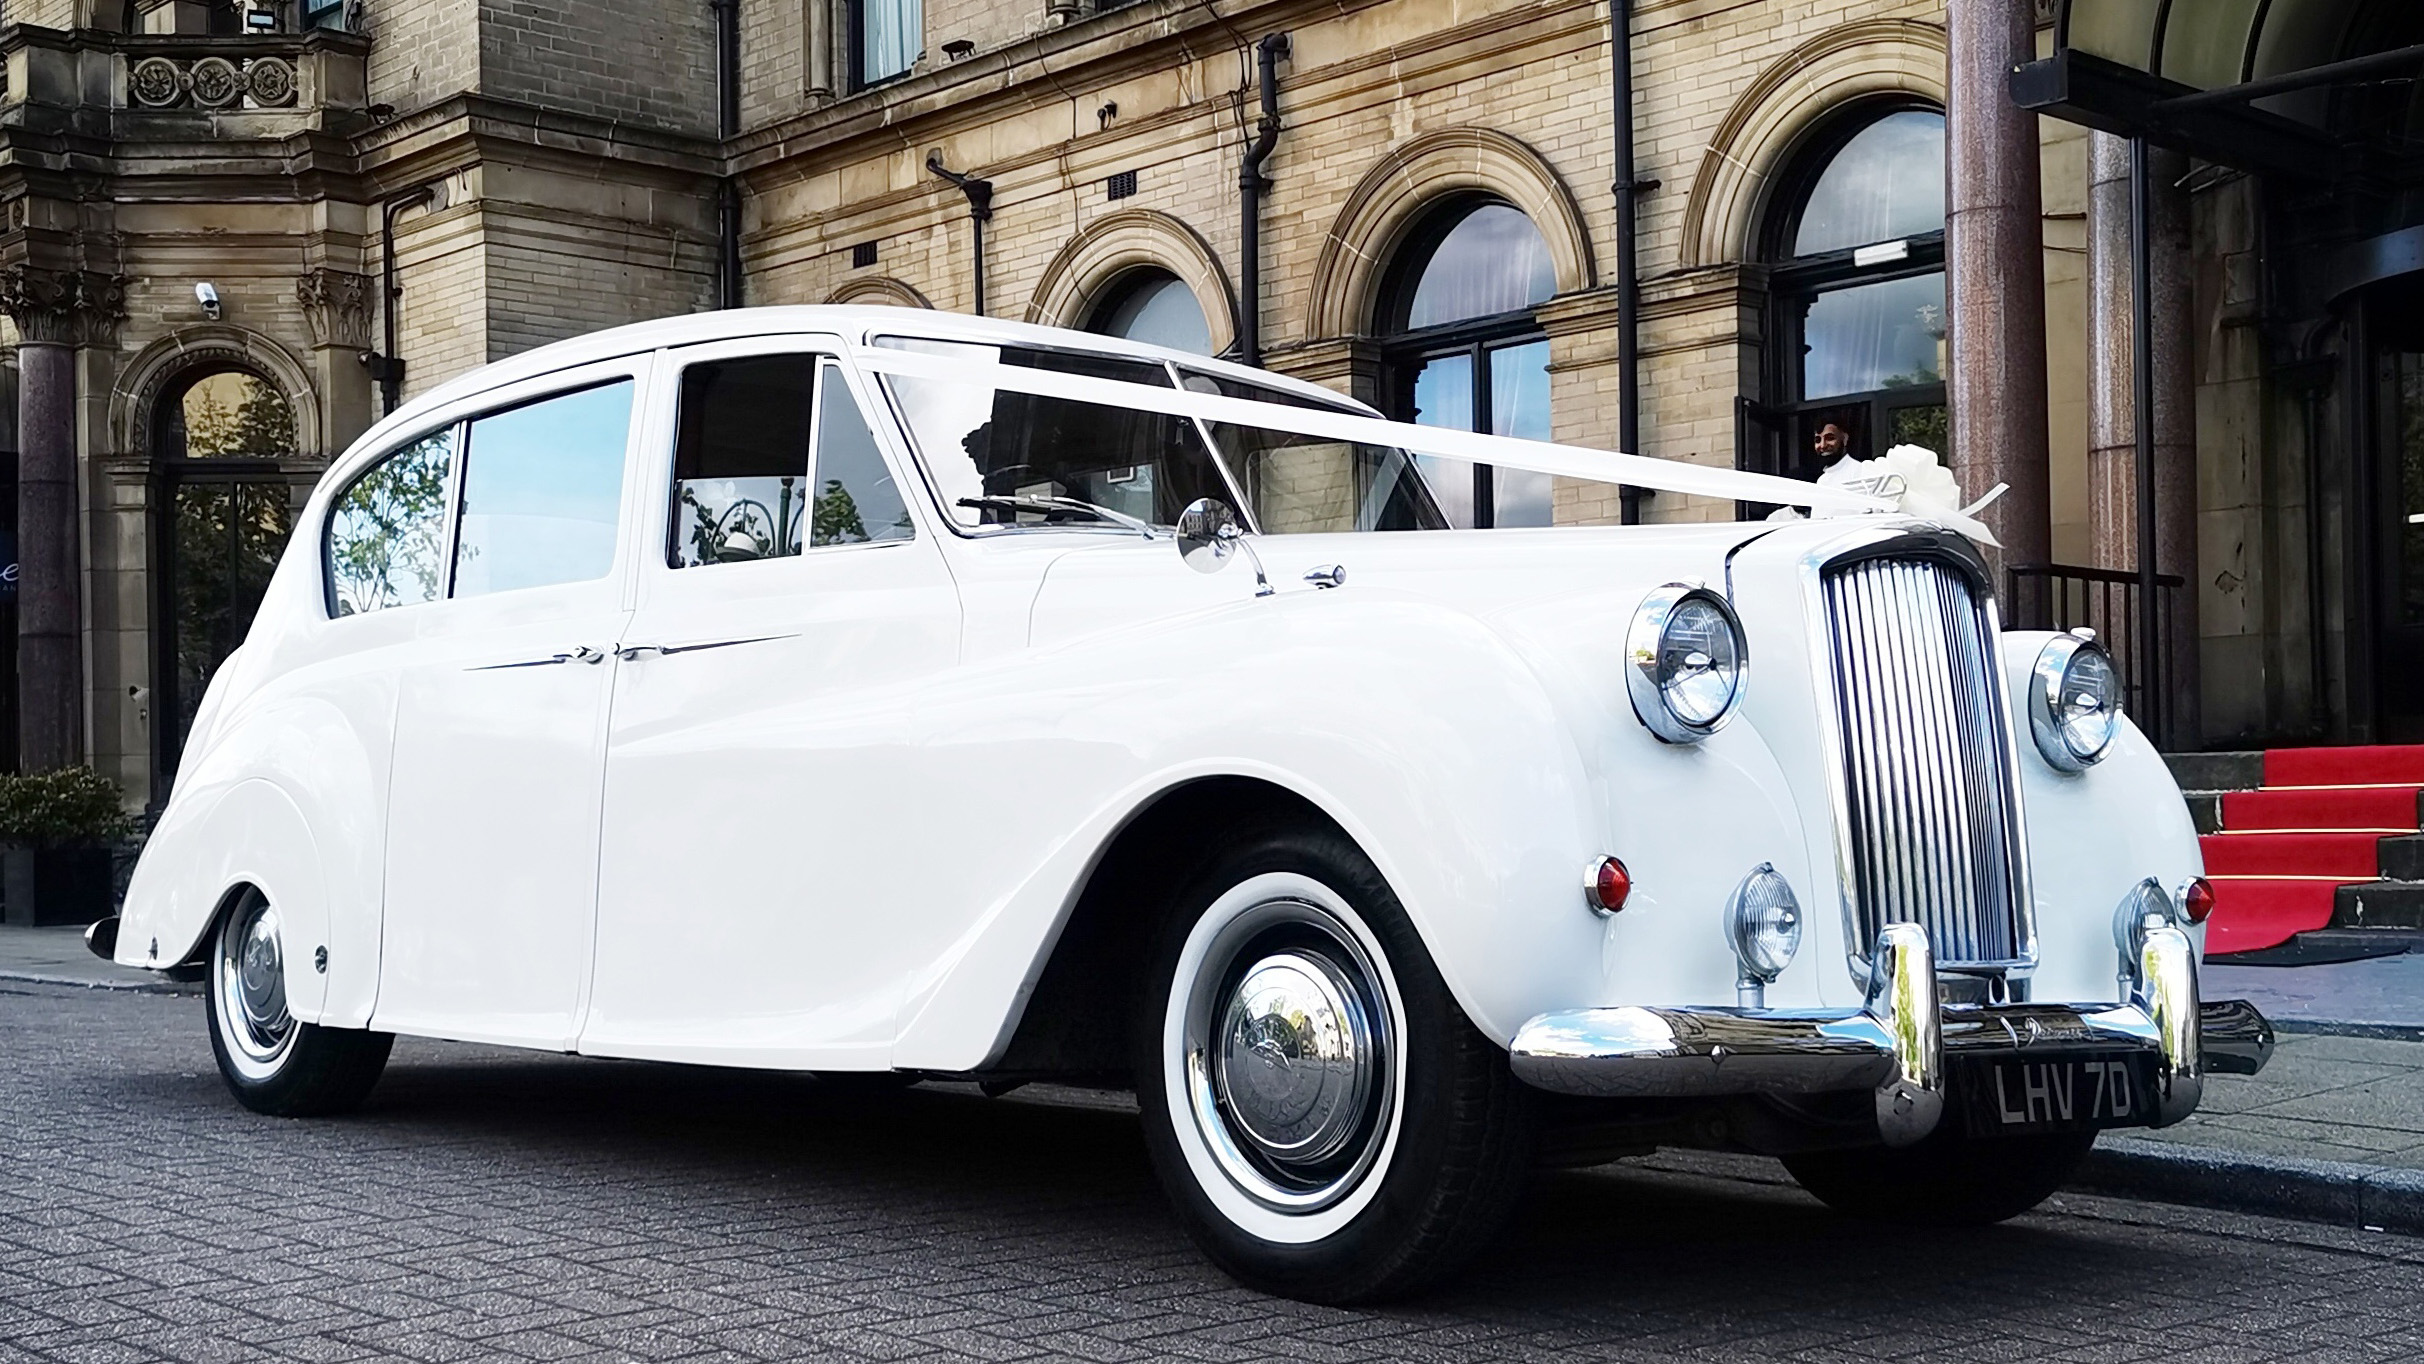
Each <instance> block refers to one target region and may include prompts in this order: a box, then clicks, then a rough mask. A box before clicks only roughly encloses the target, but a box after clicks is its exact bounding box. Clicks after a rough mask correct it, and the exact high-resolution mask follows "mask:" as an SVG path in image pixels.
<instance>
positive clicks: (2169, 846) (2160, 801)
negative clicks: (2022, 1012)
mask: <svg viewBox="0 0 2424 1364" xmlns="http://www.w3.org/2000/svg"><path fill="white" fill-rule="evenodd" d="M2052 638H2053V635H2052V634H2051V633H2049V632H2047V631H2043V630H2015V631H2011V632H2009V633H2007V634H2005V635H2004V637H2003V670H2004V678H2005V680H2006V683H2007V690H2008V691H2009V693H2010V696H2011V707H2012V711H2011V714H2012V732H2013V733H2014V734H2015V735H2016V736H2018V744H2017V746H2018V748H2019V750H2020V800H2021V809H2022V811H2023V813H2024V816H2025V818H2026V820H2027V826H2028V860H2029V878H2030V893H2031V899H2032V900H2033V901H2034V903H2035V906H2036V916H2037V970H2036V974H2035V975H2034V977H2033V978H2032V979H2031V981H2030V985H2029V990H2030V994H2031V996H2032V997H2033V998H2037V999H2049V1000H2078V1001H2092V1000H2107V999H2118V998H2119V997H2120V991H2121V986H2120V972H2121V954H2120V950H2119V948H2118V947H2116V946H2115V944H2114V942H2113V911H2114V910H2115V909H2117V908H2118V907H2119V906H2120V904H2121V900H2122V897H2123V896H2125V895H2127V894H2129V893H2130V891H2131V889H2132V888H2134V887H2135V886H2136V885H2137V884H2138V883H2139V882H2141V881H2143V880H2145V879H2146V878H2148V877H2150V876H2151V877H2153V878H2155V879H2156V880H2157V881H2159V882H2161V883H2162V885H2163V888H2164V890H2166V891H2168V892H2170V893H2171V894H2173V895H2175V896H2176V895H2178V894H2179V893H2180V891H2181V889H2182V888H2183V887H2184V886H2186V885H2187V884H2188V882H2189V880H2190V879H2191V878H2192V877H2197V876H2201V875H2203V874H2204V872H2205V859H2204V856H2203V854H2202V853H2201V852H2200V851H2199V850H2198V845H2197V828H2196V821H2195V820H2194V819H2193V818H2192V817H2191V816H2190V815H2189V812H2188V803H2187V801H2186V800H2185V799H2184V798H2182V796H2181V795H2180V785H2179V782H2178V781H2177V780H2175V779H2174V778H2173V777H2172V774H2171V769H2170V768H2169V767H2166V766H2165V765H2164V762H2163V755H2162V754H2161V753H2159V752H2157V751H2156V749H2155V746H2154V745H2153V744H2152V743H2150V742H2149V741H2148V740H2147V738H2146V736H2145V735H2144V734H2143V733H2140V732H2139V730H2138V727H2137V726H2136V725H2135V724H2132V723H2130V721H2129V720H2128V719H2126V718H2124V719H2123V720H2122V721H2121V725H2120V729H2119V731H2118V732H2117V733H2115V734H2114V736H2113V741H2112V745H2111V747H2109V748H2108V749H2107V750H2106V751H2105V755H2104V757H2103V759H2102V760H2101V761H2099V762H2096V763H2094V764H2092V765H2090V766H2089V767H2087V768H2086V769H2085V770H2084V771H2080V772H2062V771H2058V770H2056V769H2055V767H2054V766H2053V764H2051V763H2049V762H2047V761H2046V760H2045V758H2044V757H2043V755H2041V754H2039V753H2038V752H2037V746H2036V743H2035V742H2034V741H2033V740H2032V739H2031V738H2030V737H2029V718H2028V708H2029V701H2028V690H2029V685H2030V681H2029V674H2030V670H2031V669H2032V668H2033V667H2035V665H2036V661H2037V654H2038V653H2039V651H2041V650H2042V649H2043V648H2044V647H2045V643H2046V641H2047V640H2050V639H2052ZM2189 937H2190V939H2191V940H2192V941H2194V942H2195V943H2196V944H2197V948H2198V952H2199V954H2200V955H2202V954H2203V951H2204V942H2205V929H2204V927H2203V926H2202V925H2199V926H2197V927H2194V928H2191V929H2190V930H2189Z"/></svg>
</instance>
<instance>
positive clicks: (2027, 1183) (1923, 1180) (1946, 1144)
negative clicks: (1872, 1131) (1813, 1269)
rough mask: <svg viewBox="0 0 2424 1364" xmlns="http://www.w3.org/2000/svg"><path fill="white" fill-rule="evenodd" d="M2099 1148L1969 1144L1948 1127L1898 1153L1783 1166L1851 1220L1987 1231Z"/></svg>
mask: <svg viewBox="0 0 2424 1364" xmlns="http://www.w3.org/2000/svg"><path fill="white" fill-rule="evenodd" d="M2095 1142H2096V1134H2095V1133H2093V1132H2054V1133H2046V1134H2042V1135H2037V1136H2024V1137H1992V1138H1983V1139H1981V1138H1972V1137H1968V1136H1965V1135H1963V1134H1962V1133H1960V1132H1959V1131H1957V1130H1956V1129H1955V1128H1954V1126H1953V1124H1952V1123H1950V1122H1947V1123H1946V1124H1945V1125H1944V1126H1942V1127H1939V1128H1937V1129H1936V1131H1935V1132H1934V1133H1933V1134H1931V1135H1930V1136H1929V1137H1928V1138H1927V1139H1926V1140H1925V1141H1922V1142H1919V1143H1918V1144H1917V1145H1914V1146H1908V1147H1904V1148H1902V1149H1900V1150H1895V1149H1892V1148H1889V1147H1884V1146H1861V1147H1854V1148H1852V1149H1850V1150H1844V1151H1810V1152H1805V1153H1803V1154H1801V1155H1793V1156H1786V1157H1785V1158H1784V1168H1785V1169H1787V1170H1789V1171H1791V1172H1792V1176H1793V1178H1794V1179H1795V1180H1796V1181H1798V1182H1799V1183H1800V1185H1801V1187H1802V1188H1804V1189H1807V1190H1809V1191H1810V1193H1812V1194H1813V1195H1815V1196H1816V1197H1817V1198H1818V1200H1819V1201H1820V1202H1822V1203H1824V1204H1826V1205H1827V1206H1828V1207H1830V1208H1833V1209H1835V1210H1836V1211H1837V1212H1841V1213H1848V1214H1850V1215H1851V1216H1854V1217H1866V1218H1872V1219H1875V1220H1877V1221H1881V1222H1905V1223H1916V1224H1924V1225H1931V1226H1983V1225H1985V1224H1987V1223H1990V1222H2001V1221H2004V1220H2006V1219H2008V1218H2013V1217H2018V1216H2019V1215H2020V1214H2022V1213H2024V1212H2027V1211H2028V1210H2029V1209H2031V1208H2033V1207H2035V1206H2037V1205H2038V1204H2039V1203H2042V1202H2044V1201H2045V1200H2046V1199H2047V1198H2049V1197H2051V1196H2052V1194H2053V1192H2054V1190H2056V1189H2059V1188H2061V1187H2062V1184H2063V1181H2065V1180H2067V1179H2069V1178H2070V1175H2071V1171H2073V1170H2075V1169H2077V1168H2078V1166H2079V1161H2080V1160H2081V1159H2082V1158H2083V1157H2085V1156H2086V1155H2087V1150H2088V1148H2089V1147H2090V1146H2093V1145H2095Z"/></svg>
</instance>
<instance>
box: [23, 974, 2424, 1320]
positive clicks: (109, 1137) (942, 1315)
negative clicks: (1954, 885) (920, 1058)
mask: <svg viewBox="0 0 2424 1364" xmlns="http://www.w3.org/2000/svg"><path fill="white" fill-rule="evenodd" d="M1664 1164H1665V1166H1666V1167H1667V1168H1663V1169H1657V1168H1643V1167H1641V1166H1638V1165H1636V1166H1617V1167H1610V1168H1608V1169H1605V1170H1598V1171H1591V1172H1583V1173H1569V1174H1560V1175H1555V1176H1549V1177H1545V1178H1544V1179H1543V1180H1542V1181H1541V1183H1540V1186H1539V1188H1538V1191H1537V1192H1536V1193H1535V1195H1534V1196H1533V1198H1532V1199H1531V1201H1530V1202H1529V1203H1528V1205H1527V1207H1526V1210H1525V1212H1524V1214H1523V1216H1522V1217H1521V1218H1520V1220H1519V1221H1518V1223H1517V1225H1516V1227H1515V1228H1514V1230H1513V1232H1512V1233H1511V1234H1510V1236H1509V1237H1508V1239H1507V1241H1506V1243H1505V1244H1504V1245H1503V1246H1502V1247H1501V1248H1500V1249H1499V1250H1498V1252H1497V1253H1496V1254H1495V1255H1494V1256H1493V1257H1492V1258H1491V1259H1490V1261H1489V1262H1488V1263H1485V1264H1484V1265H1482V1266H1480V1267H1478V1268H1477V1269H1476V1270H1475V1271H1474V1272H1472V1273H1470V1274H1469V1275H1467V1276H1466V1277H1464V1278H1463V1279H1461V1280H1459V1281H1458V1282H1456V1283H1455V1284H1453V1285H1451V1286H1450V1287H1448V1288H1447V1289H1446V1290H1444V1291H1441V1292H1438V1293H1435V1294H1433V1295H1431V1296H1429V1297H1428V1298H1425V1299H1423V1300H1421V1301H1418V1302H1413V1303H1407V1304H1401V1305H1398V1306H1394V1307H1390V1308H1387V1309H1383V1310H1376V1311H1342V1310H1335V1309H1329V1308H1317V1307H1308V1306H1304V1305H1301V1304H1297V1303H1291V1302H1285V1301H1280V1300H1276V1299H1272V1298H1267V1297H1263V1296H1261V1295H1259V1294H1256V1293H1252V1292H1249V1291H1246V1290H1244V1289H1241V1288H1239V1287H1237V1286H1236V1285H1235V1284H1233V1283H1230V1282H1229V1281H1227V1280H1226V1279H1224V1278H1222V1277H1221V1276H1220V1274H1218V1273H1217V1272H1216V1271H1214V1270H1212V1269H1210V1268H1209V1267H1208V1266H1206V1265H1205V1264H1204V1263H1203V1262H1202V1261H1201V1260H1199V1259H1198V1258H1197V1257H1196V1256H1195V1254H1194V1252H1193V1251H1192V1250H1191V1249H1190V1248H1189V1246H1188V1245H1187V1243H1186V1240H1185V1238H1184V1237H1183V1236H1182V1235H1181V1234H1180V1232H1179V1231H1178V1229H1177V1228H1176V1226H1175V1225H1174V1224H1173V1223H1172V1222H1171V1220H1170V1218H1169V1216H1168V1215H1167V1214H1166V1213H1165V1212H1164V1210H1163V1207H1162V1205H1161V1201H1160V1197H1159V1195H1158V1194H1157V1193H1156V1191H1155V1190H1154V1188H1153V1184H1152V1180H1151V1177H1150V1175H1149V1173H1148V1171H1147V1169H1146V1166H1145V1161H1144V1157H1143V1152H1142V1150H1141V1147H1140V1144H1139V1141H1138V1137H1137V1132H1136V1122H1135V1119H1134V1118H1133V1117H1132V1116H1129V1115H1127V1114H1123V1113H1120V1112H1116V1111H1106V1110H1103V1109H1094V1110H1089V1109H1086V1108H1081V1107H1070V1106H1065V1105H1064V1106H1050V1105H1045V1104H1039V1103H1021V1102H1017V1101H1015V1100H993V1101H988V1100H984V1099H980V1098H976V1097H973V1096H972V1095H968V1094H965V1093H949V1092H942V1093H938V1092H932V1087H928V1088H924V1089H920V1090H916V1091H911V1092H908V1093H903V1094H895V1095H885V1096H874V1097H868V1096H858V1095H841V1094H836V1093H834V1092H832V1091H830V1090H826V1089H823V1088H820V1087H819V1086H818V1085H817V1084H816V1082H815V1081H813V1080H808V1079H804V1078H794V1077H787V1076H773V1075H752V1074H739V1073H734V1072H722V1071H688V1070H681V1069H676V1068H671V1067H661V1066H649V1065H639V1064H631V1063H619V1062H607V1061H585V1060H576V1059H568V1058H557V1057H529V1056H523V1055H518V1054H514V1053H508V1052H503V1051H497V1050H491V1049H486V1048H475V1047H461V1046H447V1045H441V1044H435V1043H416V1042H409V1041H408V1042H403V1043H399V1044H398V1046H397V1049H396V1057H395V1062H394V1064H393V1065H392V1066H391V1067H390V1068H389V1070H388V1073H387V1078H386V1079H385V1080H384V1081H382V1083H381V1085H380V1087H379V1089H378V1091H377V1093H376V1094H375V1095H374V1096H373V1098H372V1100H371V1103H370V1105H369V1106H368V1107H367V1108H366V1109H365V1110H364V1111H363V1112H362V1113H360V1114H359V1115H357V1116H354V1117H351V1118H346V1119H339V1120H331V1121H318V1122H285V1121H276V1120H271V1119H265V1118H261V1117H257V1116H254V1115H252V1114H250V1113H247V1112H245V1111H243V1110H241V1109H239V1108H238V1107H237V1106H236V1105H235V1103H234V1102H233V1101H232V1100H230V1099H229V1098H228V1097H227V1095H226V1093H225V1092H224V1091H223V1090H222V1089H221V1087H220V1084H219V1080H218V1077H217V1075H216V1074H215V1073H214V1072H213V1070H212V1066H211V1059H210V1048H209V1044H208V1042H207V1041H206V1040H205V1038H204V1036H203V1032H202V1005H201V1001H200V1000H199V999H195V998H192V997H181V996H167V995H152V994H136V993H110V992H102V991H90V990H80V989H72V988H63V987H51V986H42V985H30V984H14V985H0V1362H5V1361H13V1360H18V1359H29V1358H31V1359H58V1360H79V1361H85V1360H90V1361H105V1360H122V1359H123V1360H139V1359H154V1358H168V1359H177V1360H220V1359H227V1360H235V1359H274V1358H291V1359H298V1360H342V1359H362V1358H377V1357H402V1358H410V1359H426V1360H456V1359H461V1360H489V1359H519V1358H528V1359H566V1358H582V1357H595V1358H614V1359H648V1360H657V1359H709V1358H725V1359H765V1358H834V1359H850V1358H868V1359H898V1358H909V1357H945V1358H954V1357H974V1358H981V1359H1012V1358H1028V1357H1066V1358H1077V1359H1086V1360H1104V1361H1110V1360H1129V1359H1186V1360H1205V1361H1228V1360H1257V1359H1272V1360H1290V1361H1333V1360H1335V1361H1349V1360H1364V1359H1418V1360H1470V1359H1497V1358H1526V1359H1531V1358H1544V1359H1568V1358H1592V1359H1645V1360H1646V1359H1687V1360H1734V1359H1744V1360H1752V1359H1758V1360H1769V1359H1774V1360H1795V1361H1809V1364H1834V1362H1835V1361H1852V1360H1871V1359H1895V1360H1946V1361H1951V1360H1961V1361H1997V1360H2015V1361H2016V1360H2039V1359H2049V1360H2078V1361H2122V1360H2135V1359H2149V1360H2152V1359H2164V1360H2226V1361H2253V1360H2273V1359H2318V1360H2319V1359H2333V1360H2341V1359H2346V1360H2394V1359H2415V1358H2418V1357H2424V1241H2415V1240H2407V1239H2402V1238H2399V1237H2395V1236H2387V1235H2379V1234H2375V1235H2367V1234H2365V1233H2361V1232H2341V1231H2336V1230H2331V1229H2325V1228H2318V1227H2313V1226H2306V1225H2301V1224H2296V1223H2288V1222H2270V1221H2263V1220H2259V1219H2251V1218H2242V1217H2234V1216H2226V1215H2218V1214H2209V1213H2200V1212H2192V1211H2187V1210H2183V1209H2177V1208H2163V1207H2156V1206H2153V1205H2140V1204H2133V1203H2127V1202H2113V1201H2105V1200H2100V1199H2092V1198H2078V1197H2067V1196H2066V1197H2064V1198H2063V1199H2061V1200H2059V1201H2058V1202H2057V1203H2056V1204H2054V1205H2050V1206H2049V1208H2048V1209H2046V1210H2041V1211H2040V1212H2038V1213H2036V1214H2033V1215H2031V1216H2029V1217H2027V1218H2024V1219H2022V1220H2021V1221H2019V1222H2017V1223H2014V1224H2012V1225H2010V1226H2007V1227H2003V1228H1998V1229H1993V1230H1989V1231H1984V1232H1963V1233H1936V1232H1928V1233H1913V1232H1893V1231H1887V1230H1881V1229H1878V1228H1875V1227H1870V1226H1864V1225H1861V1224H1858V1223H1853V1222H1849V1221H1845V1220H1842V1219H1838V1218H1835V1217H1833V1216H1830V1215H1828V1214H1827V1213H1825V1212H1823V1211H1822V1210H1821V1209H1819V1208H1818V1206H1817V1205H1816V1204H1814V1203H1813V1202H1811V1201H1810V1200H1809V1199H1807V1198H1805V1197H1804V1196H1802V1195H1801V1194H1799V1193H1798V1192H1796V1191H1793V1190H1792V1189H1790V1188H1789V1187H1787V1186H1783V1185H1780V1184H1777V1183H1775V1182H1772V1180H1771V1182H1767V1183H1759V1182H1742V1181H1740V1180H1727V1179H1719V1178H1715V1177H1712V1176H1710V1175H1708V1174H1706V1173H1693V1172H1691V1171H1690V1170H1689V1169H1679V1168H1677V1167H1679V1166H1689V1165H1690V1164H1691V1162H1689V1161H1688V1160H1687V1161H1671V1160H1670V1161H1666V1162H1664ZM1734 1166H1735V1167H1736V1168H1740V1169H1745V1170H1750V1171H1753V1172H1756V1171H1758V1170H1760V1169H1766V1170H1770V1171H1772V1170H1773V1167H1772V1166H1763V1165H1761V1164H1759V1163H1753V1162H1735V1163H1734Z"/></svg>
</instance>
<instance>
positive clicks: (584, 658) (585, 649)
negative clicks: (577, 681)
mask: <svg viewBox="0 0 2424 1364" xmlns="http://www.w3.org/2000/svg"><path fill="white" fill-rule="evenodd" d="M557 657H559V658H561V659H562V660H563V661H564V662H566V663H603V662H605V661H606V651H605V650H604V649H593V648H591V647H590V646H588V645H586V644H576V645H574V646H572V652H571V653H568V654H559V655H557Z"/></svg>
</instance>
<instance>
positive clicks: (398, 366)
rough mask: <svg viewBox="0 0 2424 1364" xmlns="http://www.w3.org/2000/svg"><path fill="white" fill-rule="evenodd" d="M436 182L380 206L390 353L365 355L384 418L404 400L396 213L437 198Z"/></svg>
mask: <svg viewBox="0 0 2424 1364" xmlns="http://www.w3.org/2000/svg"><path fill="white" fill-rule="evenodd" d="M437 189H438V187H437V185H436V184H434V183H432V184H427V185H422V186H419V187H418V188H415V189H409V190H406V191H405V192H404V193H402V194H399V195H397V196H396V197H395V198H393V199H390V200H388V201H387V202H385V203H383V204H381V205H379V311H380V312H381V313H382V314H383V315H384V325H385V331H386V342H387V352H386V354H384V355H381V354H377V353H373V354H370V355H365V356H363V357H362V363H363V365H364V366H366V367H367V368H368V369H369V370H370V377H371V378H373V379H375V380H377V381H378V384H379V415H380V416H382V417H384V416H386V415H387V414H389V413H391V412H393V411H395V410H396V408H397V406H398V405H400V404H401V403H402V402H403V400H404V359H403V357H402V356H401V355H398V354H397V353H396V351H397V347H398V346H399V344H400V342H399V341H398V340H397V327H396V300H397V299H399V298H402V297H403V296H404V287H403V286H402V285H400V284H398V283H396V215H397V214H399V213H402V212H403V211H404V210H406V209H408V208H420V207H423V206H426V205H429V204H431V203H432V202H434V201H435V200H436V198H437Z"/></svg>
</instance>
